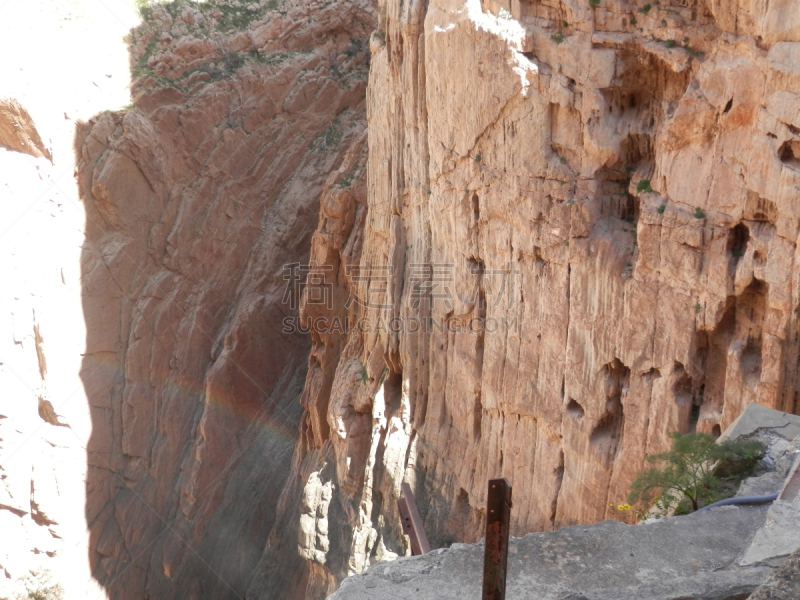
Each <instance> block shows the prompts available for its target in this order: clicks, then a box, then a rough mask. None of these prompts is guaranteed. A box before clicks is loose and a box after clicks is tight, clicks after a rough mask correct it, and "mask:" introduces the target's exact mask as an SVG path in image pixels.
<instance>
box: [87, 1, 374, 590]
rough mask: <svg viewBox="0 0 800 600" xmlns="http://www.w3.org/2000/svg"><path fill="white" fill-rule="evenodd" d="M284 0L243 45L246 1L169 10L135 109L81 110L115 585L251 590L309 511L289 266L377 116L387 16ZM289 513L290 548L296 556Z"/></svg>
mask: <svg viewBox="0 0 800 600" xmlns="http://www.w3.org/2000/svg"><path fill="white" fill-rule="evenodd" d="M223 4H225V3H224V2H223V3H220V2H217V3H215V5H220V6H222V5H223ZM267 4H268V5H267V6H266V7H261V8H258V9H257V11H261V13H263V14H261V13H259V14H255V13H254V14H252V15H249V13H248V15H249V18H251V19H252V20H253V21H258V22H259V23H260V27H259V28H258V29H257V31H255V32H253V30H252V27H251V31H250V33H251V34H252V35H250V36H249V37H248V39H247V40H246V41H244V42H242V37H241V36H238V37H237V36H236V35H234V34H236V33H237V31H236V29H235V27H239V28H241V27H248V26H249V25H248V24H247V23H238V22H233V21H230V19H229V18H228V17H229V16H230V15H229V14H228V12H226V11H222V12H221V13H219V14H221V15H222V16H218V17H215V16H214V14H216V13H214V12H213V11H212V10H211V8H202V5H200V6H199V7H198V6H195V5H190V4H186V3H181V2H176V3H172V4H169V5H163V6H156V7H153V8H151V9H148V10H149V11H150V12H148V14H147V15H146V19H145V24H144V25H142V26H141V27H139V28H137V29H136V30H134V31H132V33H131V38H130V51H131V66H132V73H133V75H134V81H133V83H132V96H133V98H134V103H133V105H132V107H130V108H129V109H126V110H123V111H119V112H106V113H102V114H100V115H98V116H96V117H95V118H94V119H92V120H91V121H90V122H89V123H86V124H81V125H80V126H79V127H78V132H77V135H76V140H75V152H76V161H77V164H78V169H77V171H78V182H79V188H80V194H81V198H82V200H83V202H84V205H85V210H86V233H85V242H84V246H83V251H82V259H81V271H82V286H83V287H82V296H83V311H84V319H85V321H86V328H87V336H86V351H85V356H84V360H83V366H82V372H81V377H82V380H83V383H84V387H85V390H86V395H87V398H88V402H89V409H90V413H91V419H92V426H93V429H92V435H91V438H90V440H89V441H88V444H87V462H88V473H87V482H86V486H87V490H86V492H87V501H86V520H87V525H88V528H89V533H90V557H89V558H90V561H91V565H92V571H93V575H94V577H95V578H96V579H97V580H98V581H99V582H100V583H101V584H102V585H103V586H104V587H105V589H106V591H107V593H108V595H109V597H110V598H112V599H113V600H126V599H131V600H141V599H142V598H158V599H159V600H166V599H170V598H175V599H188V598H198V599H199V598H214V599H226V598H244V597H245V595H246V593H247V589H248V586H249V584H250V582H251V580H252V578H253V576H254V571H255V570H256V567H257V565H258V563H259V560H260V559H261V558H262V555H263V554H264V551H265V547H266V544H267V541H268V538H269V536H270V532H271V531H273V529H274V528H275V526H276V524H279V521H280V522H282V523H284V524H286V523H287V522H289V521H291V519H288V521H287V515H286V514H278V502H279V497H280V495H281V491H282V489H283V487H284V483H285V481H286V480H287V477H289V475H290V473H291V472H292V469H293V457H294V452H295V445H296V442H297V439H298V431H299V426H300V421H301V418H302V415H303V408H302V406H301V405H300V402H299V398H300V396H301V393H302V389H303V384H304V380H305V377H306V371H307V364H308V355H309V349H310V341H309V339H308V337H307V336H306V335H304V334H302V333H299V332H297V331H293V330H289V329H287V328H285V327H284V319H285V318H286V317H293V316H295V315H296V313H297V300H298V298H297V294H298V290H297V289H296V288H294V287H293V285H294V281H293V280H290V281H289V282H288V283H287V279H286V276H287V270H286V269H285V265H287V264H292V263H300V264H304V263H306V262H307V260H308V253H309V248H310V246H311V237H312V234H313V232H314V230H315V228H316V225H317V219H318V217H317V215H318V207H319V196H320V193H321V192H322V189H323V186H324V184H325V180H326V178H327V176H328V174H329V173H331V172H332V171H335V170H336V169H338V167H339V165H340V164H341V161H342V157H343V155H344V153H345V151H346V149H347V148H348V147H349V145H350V144H351V143H352V142H353V140H354V139H357V138H360V137H361V133H362V132H363V130H364V128H365V125H366V124H365V114H364V112H365V109H364V92H365V86H366V73H367V69H368V66H367V65H368V53H369V51H368V49H367V48H366V46H365V45H364V44H360V43H356V42H354V41H353V40H359V39H366V36H367V35H368V33H369V31H370V30H371V28H372V23H371V20H370V19H371V14H370V13H369V12H365V11H363V10H362V9H361V8H359V7H358V4H357V3H349V2H345V3H342V4H341V5H338V6H332V7H323V8H322V9H320V10H318V14H317V15H316V17H317V18H316V19H313V20H310V19H306V18H305V17H302V15H301V14H300V13H302V11H303V10H304V8H303V6H300V5H298V6H293V5H292V4H290V3H289V2H286V3H283V4H282V5H283V7H284V9H285V10H281V11H280V12H273V13H270V14H267V11H270V10H274V7H271V5H272V4H274V3H267ZM254 6H255V5H254ZM192 7H194V8H192ZM212 8H213V7H212ZM247 10H250V9H247ZM254 10H256V9H254ZM301 17H302V18H301ZM148 19H149V20H148ZM226 19H227V20H226ZM259 19H260V21H259ZM312 21H313V22H312ZM290 23H293V24H295V25H296V26H293V27H289V26H288V25H289V24H290ZM187 28H188V29H189V33H188V34H187V33H185V31H184V30H186V29H187ZM198 28H199V29H198ZM209 28H210V29H211V30H214V28H216V30H217V31H218V32H220V35H219V36H217V37H215V38H214V39H213V41H211V40H210V39H209V38H208V36H207V34H206V33H205V32H206V31H207V30H208V29H209ZM195 29H196V30H197V31H195ZM181 32H183V33H181ZM193 34H196V35H194V36H193ZM180 35H183V36H184V38H183V39H182V40H181V43H180V44H176V43H173V39H174V38H176V37H180ZM312 42H313V44H314V46H315V52H314V53H311V52H308V51H307V50H306V48H307V47H311V46H310V44H312ZM189 62H190V63H191V65H192V69H191V70H188V69H187V68H186V64H187V63H189ZM153 65H156V66H155V67H153ZM158 65H170V66H169V68H168V69H167V67H164V69H167V71H168V72H167V71H164V70H163V69H162V68H161V67H160V66H158ZM159 69H160V70H159ZM156 71H158V73H157V72H156ZM164 73H166V75H164ZM299 117H302V118H299ZM284 508H285V509H286V510H288V511H290V512H291V511H296V510H297V508H296V507H292V506H290V507H288V508H286V507H284ZM279 517H280V519H279ZM287 528H288V529H287V531H288V532H289V533H288V534H287V535H285V536H284V537H285V538H286V539H285V540H283V541H281V540H282V539H283V538H281V535H283V533H281V532H280V531H278V532H273V540H272V546H273V547H283V546H285V547H286V552H288V553H292V554H293V556H294V557H296V552H297V551H296V548H297V539H296V530H295V531H292V528H291V524H289V525H287ZM284 533H285V532H284ZM276 536H277V537H278V538H281V539H278V540H277V541H276V540H275V537H276ZM292 536H294V537H292ZM298 560H299V557H297V558H294V559H293V560H292V561H290V562H292V564H293V565H295V566H297V565H301V566H302V564H303V562H302V561H300V562H299V563H298V562H297V561H298ZM295 563H296V564H295ZM302 577H303V576H302V575H300V578H301V579H302ZM281 580H282V581H285V580H286V578H285V577H284V578H282V579H281ZM298 585H300V586H301V587H300V588H298V589H302V585H303V584H302V582H299V583H298ZM293 593H294V592H292V591H291V590H288V589H287V591H286V596H285V597H291V596H292V594H293Z"/></svg>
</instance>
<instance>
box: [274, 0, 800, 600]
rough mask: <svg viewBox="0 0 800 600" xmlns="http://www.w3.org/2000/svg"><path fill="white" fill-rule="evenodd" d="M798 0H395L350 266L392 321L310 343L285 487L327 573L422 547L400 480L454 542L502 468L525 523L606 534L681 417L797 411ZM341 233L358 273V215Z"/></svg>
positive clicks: (714, 428) (361, 288)
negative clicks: (293, 473) (413, 537)
mask: <svg viewBox="0 0 800 600" xmlns="http://www.w3.org/2000/svg"><path fill="white" fill-rule="evenodd" d="M790 4H791V3H785V2H784V3H781V2H778V3H769V6H768V5H767V3H757V2H751V3H747V2H738V3H731V2H716V1H715V2H705V1H702V0H701V1H697V2H678V1H675V2H662V3H660V4H658V5H655V4H654V5H647V6H645V5H644V3H628V2H616V1H606V0H601V2H600V3H599V5H598V6H596V7H592V6H590V5H589V3H588V2H575V1H573V0H562V1H554V2H528V1H519V2H517V1H513V2H512V1H505V2H504V1H495V2H490V1H485V2H483V3H480V2H478V1H477V0H469V1H463V0H432V1H431V2H430V3H407V2H400V1H399V0H388V1H387V2H386V3H385V7H384V8H383V9H382V14H383V15H384V18H383V20H382V23H381V27H380V30H379V31H378V32H376V33H375V34H373V36H372V39H371V48H372V52H373V57H372V64H371V71H370V87H369V90H368V118H369V162H368V165H369V166H368V177H367V206H368V213H367V218H366V219H365V220H364V222H363V223H364V224H363V232H361V233H360V234H359V239H361V240H363V249H362V251H361V263H360V268H359V270H358V274H359V276H355V277H351V278H349V280H348V283H349V290H350V291H351V292H352V293H353V294H355V295H356V296H358V297H359V298H361V299H369V300H371V301H372V306H359V305H357V304H356V306H355V307H354V308H353V307H351V310H352V313H351V315H352V317H353V319H359V318H368V319H369V320H370V323H371V327H363V328H362V329H363V331H359V330H357V329H356V328H353V329H351V331H350V333H349V335H347V336H346V337H343V336H342V335H339V334H334V335H330V334H325V333H323V332H320V331H318V332H317V333H316V334H315V335H313V336H312V341H313V347H312V352H311V354H312V360H311V363H310V367H309V373H308V376H307V381H306V387H305V391H304V405H305V406H306V407H307V410H308V418H307V421H306V423H307V427H308V429H307V430H304V437H303V442H302V444H301V454H300V456H301V460H302V462H301V464H302V465H303V467H302V469H298V470H297V476H298V480H297V481H295V482H294V483H292V484H290V487H288V488H287V490H286V493H287V494H294V497H295V501H294V502H295V503H296V504H298V505H301V507H302V508H301V509H300V510H301V513H302V515H301V516H300V518H299V523H300V529H301V540H300V545H301V553H302V554H303V556H304V557H305V558H306V559H307V560H308V561H310V562H311V563H312V573H317V574H319V575H318V577H319V578H321V579H324V578H325V577H328V578H332V579H339V578H340V577H342V576H343V575H344V574H346V572H347V573H356V572H360V571H361V570H362V569H363V568H364V566H365V565H367V564H369V563H370V562H374V561H375V560H381V559H383V558H386V557H391V556H392V555H394V554H403V553H407V552H408V549H407V546H406V543H405V540H404V539H403V537H402V536H401V534H400V527H399V519H398V515H397V512H396V504H395V502H396V500H397V498H398V495H399V491H400V484H401V482H402V481H409V482H411V484H412V486H413V487H414V488H415V490H416V494H417V499H418V502H419V503H420V506H421V510H422V513H423V517H424V520H425V525H426V528H427V531H428V535H429V537H430V538H431V540H432V543H433V545H434V546H440V545H442V544H444V543H446V542H448V541H453V540H458V541H463V542H474V541H476V540H477V539H479V538H480V537H481V535H482V523H483V514H482V511H483V507H484V506H485V493H486V492H485V488H486V480H487V478H489V477H499V476H504V477H507V478H508V479H509V480H510V481H511V482H512V484H513V485H514V511H513V525H512V533H513V534H514V535H521V534H523V533H526V532H530V531H537V530H548V529H554V528H559V527H562V526H565V525H569V524H577V523H591V522H595V521H598V520H601V519H605V518H609V517H611V516H612V514H613V513H612V512H611V510H610V509H609V503H612V502H618V501H621V500H622V499H623V498H625V496H626V495H627V490H628V486H629V483H630V481H631V479H632V478H633V476H634V474H635V473H636V472H637V470H638V469H639V468H640V467H641V466H642V465H643V464H644V458H645V456H646V455H647V454H649V453H653V452H658V451H661V450H663V449H665V447H666V445H667V441H668V438H667V434H668V433H669V432H671V431H676V430H679V431H687V430H692V429H696V430H698V431H703V432H710V433H714V432H715V433H718V432H719V431H721V430H724V429H725V428H726V427H727V426H728V425H729V424H730V423H731V422H732V421H733V420H734V419H735V418H736V417H737V416H738V415H739V414H740V413H741V411H742V410H743V409H744V407H745V406H747V405H748V404H749V403H751V402H758V403H761V404H763V405H765V406H768V407H772V408H776V409H778V410H783V411H788V412H795V413H797V412H800V405H799V404H798V396H797V393H798V380H797V362H798V351H797V348H798V341H799V340H798V332H799V331H800V329H798V318H797V312H796V307H797V306H798V302H799V301H800V298H799V297H798V293H797V278H798V269H797V265H796V264H795V262H794V261H795V257H796V254H797V251H798V250H797V236H798V223H799V222H800V221H799V220H798V217H800V204H798V198H800V167H798V165H800V121H799V120H798V106H800V96H798V92H799V91H800V78H798V69H797V65H798V64H800V63H799V62H798V60H797V58H798V57H800V54H798V53H799V52H800V40H798V38H797V35H798V30H797V23H796V18H797V14H798V13H797V11H796V10H794V9H793V8H792V7H791V6H790ZM320 223H321V225H320V228H319V229H318V232H317V234H316V235H315V237H314V239H313V245H312V257H316V258H317V260H319V261H320V262H324V260H331V258H330V257H331V256H332V257H333V258H332V260H333V264H334V265H335V266H336V268H337V269H338V265H340V264H341V262H340V260H341V258H340V257H341V254H340V253H338V254H337V252H336V251H333V249H332V243H331V241H330V238H331V227H334V229H333V231H337V230H336V229H335V227H336V226H337V225H336V224H337V223H342V224H343V223H349V221H347V220H346V219H345V220H340V221H336V222H335V223H334V225H333V226H332V225H331V223H332V220H331V219H328V218H326V217H325V215H324V214H323V218H322V219H321V221H320ZM356 226H358V225H356ZM349 231H350V230H349V225H342V231H341V235H339V236H338V238H337V239H349V238H348V232H349ZM334 237H336V236H334ZM349 237H350V238H352V237H353V233H350V234H349ZM370 265H371V267H370ZM432 265H436V266H435V267H433V266H432ZM380 267H386V268H385V269H381V268H380ZM336 272H340V271H336ZM512 273H513V279H512ZM387 274H388V275H387ZM339 282H341V276H340V279H339ZM512 283H513V285H512ZM340 284H341V283H340ZM343 293H344V292H343ZM376 294H377V296H380V297H381V300H377V299H376V296H375V295H376ZM381 305H383V306H381ZM334 312H335V311H334ZM304 314H305V315H306V316H307V317H308V316H309V315H310V314H311V315H312V316H313V314H314V313H313V311H310V308H309V307H308V306H306V308H305V313H304ZM393 318H398V319H401V320H402V321H403V325H402V326H401V327H398V328H397V329H398V330H397V331H393V330H392V326H391V320H392V319H393ZM426 319H431V320H432V322H433V323H434V324H436V325H438V326H439V327H438V328H437V327H430V328H428V330H425V327H420V326H419V323H421V322H424V321H425V320H426ZM381 320H382V321H381ZM379 322H382V325H378V323H379ZM446 322H449V323H451V324H452V325H453V326H452V327H451V328H450V329H448V328H447V327H444V328H443V327H442V324H443V323H446ZM480 322H483V323H485V325H486V326H485V327H480V326H479V325H478V323H480ZM398 323H399V322H398ZM470 326H472V329H470ZM334 514H335V515H338V516H337V517H336V518H337V519H340V518H341V516H342V515H344V516H346V518H347V519H348V523H347V524H346V525H342V524H341V523H338V526H337V527H334V526H333V525H332V524H331V523H332V522H334V519H333V518H332V517H327V520H326V517H325V516H326V515H334ZM334 529H338V530H337V531H335V535H334V534H333V531H334ZM326 532H330V533H328V534H327V535H326ZM326 585H331V584H329V583H328V584H326ZM262 589H264V588H262ZM259 597H260V596H259ZM264 597H270V598H271V597H277V596H271V595H269V594H267V595H266V596H264Z"/></svg>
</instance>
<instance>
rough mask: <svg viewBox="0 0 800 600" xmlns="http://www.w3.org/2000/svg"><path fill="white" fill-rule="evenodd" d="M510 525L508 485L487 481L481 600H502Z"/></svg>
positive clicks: (504, 594) (497, 480)
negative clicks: (487, 493)
mask: <svg viewBox="0 0 800 600" xmlns="http://www.w3.org/2000/svg"><path fill="white" fill-rule="evenodd" d="M510 522H511V484H509V483H508V481H507V480H506V479H505V478H502V479H490V480H489V496H488V500H487V502H486V549H485V553H484V557H483V596H482V597H481V598H482V600H505V597H506V564H507V563H508V532H509V524H510Z"/></svg>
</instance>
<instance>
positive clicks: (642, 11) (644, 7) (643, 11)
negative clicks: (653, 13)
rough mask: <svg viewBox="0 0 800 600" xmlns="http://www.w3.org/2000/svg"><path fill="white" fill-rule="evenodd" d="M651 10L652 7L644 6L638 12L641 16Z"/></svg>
mask: <svg viewBox="0 0 800 600" xmlns="http://www.w3.org/2000/svg"><path fill="white" fill-rule="evenodd" d="M651 8H653V7H652V6H650V5H649V4H645V5H644V6H643V7H642V8H640V9H639V12H640V13H642V14H643V15H646V14H647V13H649V12H650V9H651Z"/></svg>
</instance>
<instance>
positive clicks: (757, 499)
mask: <svg viewBox="0 0 800 600" xmlns="http://www.w3.org/2000/svg"><path fill="white" fill-rule="evenodd" d="M777 499H778V494H777V493H775V494H768V495H767V496H741V497H740V498H726V499H725V500H720V501H719V502H714V504H709V505H708V506H704V507H703V508H701V509H700V510H697V511H695V512H703V511H704V510H708V509H709V508H716V507H718V506H728V505H731V504H733V505H736V504H768V503H770V502H772V501H773V500H777Z"/></svg>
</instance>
